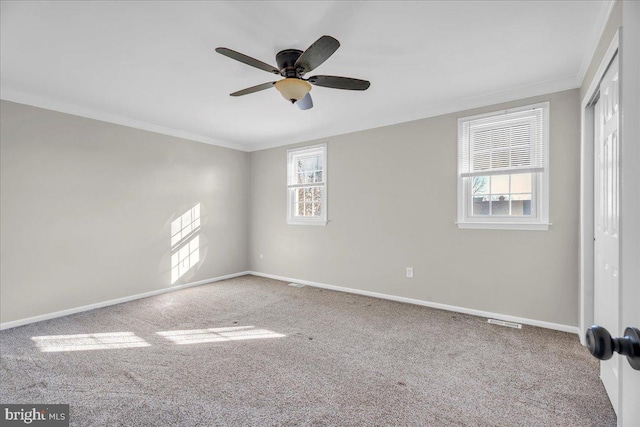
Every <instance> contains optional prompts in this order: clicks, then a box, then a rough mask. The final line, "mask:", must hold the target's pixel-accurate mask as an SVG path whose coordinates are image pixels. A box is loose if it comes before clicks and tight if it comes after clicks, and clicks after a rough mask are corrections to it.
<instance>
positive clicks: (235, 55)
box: [216, 47, 280, 74]
mask: <svg viewBox="0 0 640 427" xmlns="http://www.w3.org/2000/svg"><path fill="white" fill-rule="evenodd" d="M216 52H218V53H219V54H221V55H224V56H227V57H229V58H231V59H235V60H236V61H240V62H243V63H245V64H247V65H251V66H252V67H255V68H259V69H261V70H264V71H268V72H270V73H273V74H280V70H278V69H277V68H276V67H274V66H273V65H269V64H267V63H264V62H262V61H258V60H257V59H255V58H252V57H250V56H247V55H245V54H244V53H240V52H236V51H235V50H231V49H227V48H226V47H217V48H216Z"/></svg>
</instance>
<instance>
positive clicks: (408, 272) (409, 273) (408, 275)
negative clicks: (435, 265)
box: [407, 267, 413, 279]
mask: <svg viewBox="0 0 640 427" xmlns="http://www.w3.org/2000/svg"><path fill="white" fill-rule="evenodd" d="M407 277H408V278H409V279H413V267H407Z"/></svg>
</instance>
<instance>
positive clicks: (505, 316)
mask: <svg viewBox="0 0 640 427" xmlns="http://www.w3.org/2000/svg"><path fill="white" fill-rule="evenodd" d="M247 274H252V275H254V276H260V277H266V278H269V279H276V280H282V281H284V282H294V283H301V284H303V285H309V286H314V287H316V288H323V289H331V290H333V291H339V292H347V293H350V294H357V295H365V296H368V297H374V298H381V299H386V300H390V301H397V302H404V303H408V304H415V305H422V306H425V307H431V308H437V309H440V310H447V311H455V312H457V313H464V314H471V315H473V316H480V317H487V318H491V319H499V320H506V321H508V322H516V323H522V324H524V325H530V326H538V327H540V328H546V329H553V330H556V331H562V332H569V333H572V334H577V335H578V336H580V329H579V328H578V327H577V326H570V325H562V324H560V323H552V322H545V321H543V320H534V319H527V318H524V317H516V316H510V315H508V314H499V313H491V312H490V311H482V310H475V309H473V308H466V307H458V306H455V305H448V304H441V303H437V302H431V301H424V300H419V299H413V298H406V297H400V296H396V295H388V294H381V293H378V292H370V291H363V290H360V289H353V288H345V287H342V286H335V285H328V284H326V283H318V282H311V281H309V280H300V279H294V278H291V277H284V276H277V275H275V274H266V273H260V272H257V271H248V272H247Z"/></svg>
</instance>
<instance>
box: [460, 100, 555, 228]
mask: <svg viewBox="0 0 640 427" xmlns="http://www.w3.org/2000/svg"><path fill="white" fill-rule="evenodd" d="M458 227H459V228H498V229H514V230H547V229H548V228H549V103H548V102H546V103H542V104H536V105H529V106H526V107H521V108H516V109H511V110H506V111H499V112H494V113H489V114H482V115H478V116H473V117H464V118H461V119H459V120H458Z"/></svg>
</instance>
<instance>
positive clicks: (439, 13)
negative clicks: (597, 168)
mask: <svg viewBox="0 0 640 427" xmlns="http://www.w3.org/2000/svg"><path fill="white" fill-rule="evenodd" d="M610 6H611V2H610V1H513V2H506V1H469V2H462V1H450V2H445V1H443V2H436V1H431V2H408V1H395V2H383V1H375V2H345V1H340V2H338V1H334V2H329V1H320V2H291V1H288V2H272V1H262V2H240V1H224V2H223V1H217V2H185V1H183V2H168V1H167V2H164V1H163V2H151V1H142V2H131V1H125V2H79V1H71V2H5V1H3V2H2V10H1V34H0V35H1V87H0V88H1V93H0V95H1V96H2V98H3V99H8V100H12V101H16V102H23V103H26V104H31V105H37V106H41V107H45V108H50V109H54V110H59V111H64V112H69V113H73V114H78V115H82V116H86V117H93V118H97V119H100V120H106V121H111V122H115V123H121V124H125V125H129V126H134V127H139V128H143V129H149V130H154V131H157V132H161V133H167V134H172V135H177V136H183V137H187V138H190V139H194V140H197V141H202V142H208V143H213V144H218V145H222V146H228V147H233V148H239V149H244V150H248V151H251V150H256V149H260V148H265V147H270V146H276V145H284V144H289V143H293V142H299V141H304V140H309V139H315V138H322V137H327V136H331V135H336V134H341V133H346V132H352V131H357V130H362V129H367V128H373V127H378V126H384V125H388V124H392V123H398V122H403V121H408V120H414V119H418V118H422V117H428V116H433V115H437V114H443V113H447V112H451V111H456V110H461V109H464V108H471V107H476V106H480V105H487V104H492V103H495V102H501V101H506V100H509V99H516V98H521V97H525V96H533V95H537V94H541V93H547V92H552V91H556V90H563V89H567V88H573V87H577V86H579V84H580V82H581V80H582V78H583V76H584V72H585V70H586V66H587V65H588V61H587V59H588V58H590V57H591V55H592V53H593V50H594V48H595V43H596V42H597V40H598V37H599V36H600V33H601V31H602V28H603V25H604V23H605V22H606V18H607V15H608V13H609V12H610V9H611V7H610ZM324 34H327V35H331V36H333V37H335V38H337V39H338V40H339V41H340V43H341V47H340V48H339V49H338V51H337V52H336V53H335V54H334V55H333V56H332V57H331V58H330V59H329V60H327V61H326V62H325V63H324V64H322V65H321V66H320V67H318V68H317V69H316V70H314V71H313V72H312V73H311V74H313V75H315V74H329V75H339V76H347V77H356V78H360V79H366V80H370V81H371V87H370V88H369V90H367V91H365V92H355V91H343V90H335V89H328V88H323V87H314V88H313V90H312V91H311V94H312V96H313V99H314V104H315V106H314V108H313V109H311V110H308V111H300V110H299V109H298V108H297V107H295V106H293V105H291V104H289V103H288V102H287V101H285V100H284V99H283V98H282V97H281V96H280V94H279V93H278V91H276V90H275V89H268V90H265V91H262V92H258V93H254V94H251V95H246V96H244V97H237V98H232V97H230V96H229V93H231V92H234V91H236V90H239V89H243V88H245V87H249V86H254V85H257V84H260V83H265V82H269V81H274V77H276V79H277V76H274V75H272V74H269V73H266V72H264V71H261V70H258V69H255V68H252V67H249V66H247V65H244V64H241V63H239V62H235V61H233V60H231V59H229V58H226V57H224V56H222V55H219V54H217V53H216V52H215V51H214V49H215V48H216V47H218V46H224V47H228V48H230V49H233V50H237V51H239V52H242V53H245V54H247V55H249V56H252V57H254V58H257V59H259V60H261V61H264V62H267V63H270V64H273V65H275V54H276V53H277V52H278V51H280V50H282V49H286V48H297V49H301V50H304V49H306V48H307V47H308V46H309V45H310V44H311V43H312V42H314V41H315V40H316V39H317V38H318V37H320V36H322V35H324Z"/></svg>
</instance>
